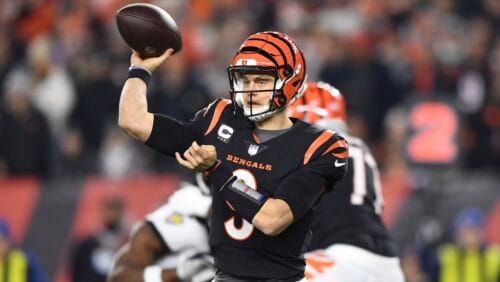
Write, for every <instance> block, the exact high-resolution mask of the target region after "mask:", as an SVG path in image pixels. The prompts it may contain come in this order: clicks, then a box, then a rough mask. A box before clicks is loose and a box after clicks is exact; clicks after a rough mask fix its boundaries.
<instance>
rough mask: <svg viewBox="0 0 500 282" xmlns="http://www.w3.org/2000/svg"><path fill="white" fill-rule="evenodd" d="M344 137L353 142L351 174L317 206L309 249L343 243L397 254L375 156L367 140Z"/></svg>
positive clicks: (382, 253) (351, 148) (349, 170)
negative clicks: (385, 217)
mask: <svg viewBox="0 0 500 282" xmlns="http://www.w3.org/2000/svg"><path fill="white" fill-rule="evenodd" d="M344 137H346V139H347V140H348V142H349V158H348V162H349V167H348V170H347V174H346V176H345V177H344V178H343V179H342V180H341V181H339V182H338V183H337V184H336V185H335V187H334V188H333V189H332V190H331V192H330V193H325V194H324V195H323V196H322V198H321V199H320V201H319V203H318V204H317V205H316V206H315V209H314V213H313V225H312V226H313V239H312V242H311V245H310V246H309V250H316V249H325V248H327V247H329V246H330V245H332V244H336V243H337V244H338V243H343V244H350V245H354V246H358V247H361V248H363V249H367V250H369V251H372V252H375V253H378V254H381V255H385V256H395V251H394V244H393V242H392V239H391V238H390V236H389V232H388V230H387V229H386V227H385V226H384V224H383V223H382V220H381V218H380V212H381V210H382V205H383V198H382V194H381V186H380V177H379V172H378V168H377V164H376V162H375V159H374V158H373V156H372V154H371V153H370V151H369V149H368V147H367V146H366V145H365V144H364V143H363V141H361V140H360V139H358V138H354V137H350V136H346V135H344Z"/></svg>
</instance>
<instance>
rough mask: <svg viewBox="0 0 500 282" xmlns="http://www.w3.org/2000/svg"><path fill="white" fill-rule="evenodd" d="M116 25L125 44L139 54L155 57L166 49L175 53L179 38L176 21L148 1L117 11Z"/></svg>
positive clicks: (178, 47) (179, 41) (180, 45)
mask: <svg viewBox="0 0 500 282" xmlns="http://www.w3.org/2000/svg"><path fill="white" fill-rule="evenodd" d="M116 25H117V27H118V31H119V32H120V35H121V37H122V38H123V40H124V41H125V43H127V45H128V46H129V47H130V48H132V49H134V50H136V51H137V52H139V54H140V55H141V57H143V58H148V57H157V56H159V55H161V54H163V52H165V50H166V49H168V48H173V49H174V53H177V52H179V51H180V50H181V48H182V38H181V33H180V31H179V28H178V27H177V23H176V22H175V20H174V19H173V18H172V16H170V15H169V14H168V13H167V11H165V10H164V9H162V8H160V7H158V6H155V5H152V4H147V3H135V4H130V5H127V6H125V7H123V8H121V9H120V10H118V12H116Z"/></svg>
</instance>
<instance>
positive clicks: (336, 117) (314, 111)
mask: <svg viewBox="0 0 500 282" xmlns="http://www.w3.org/2000/svg"><path fill="white" fill-rule="evenodd" d="M288 109H289V115H290V116H292V117H295V118H299V119H301V120H304V121H307V122H309V123H312V124H316V125H319V126H321V127H324V128H329V129H337V130H339V128H332V125H333V123H337V124H336V126H333V127H338V126H339V125H340V126H343V127H345V122H346V118H347V115H346V106H345V100H344V97H343V96H342V94H341V93H340V91H339V90H338V89H337V88H335V87H333V86H332V85H330V84H328V83H326V82H321V81H320V82H308V83H307V85H306V87H305V90H304V94H303V95H302V96H301V97H300V98H299V99H297V100H296V101H295V102H294V103H293V104H292V105H291V106H290V107H288ZM342 129H344V128H342Z"/></svg>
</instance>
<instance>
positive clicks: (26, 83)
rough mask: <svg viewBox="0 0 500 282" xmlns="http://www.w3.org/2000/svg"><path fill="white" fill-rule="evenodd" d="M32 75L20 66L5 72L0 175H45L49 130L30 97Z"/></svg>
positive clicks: (47, 170)
mask: <svg viewBox="0 0 500 282" xmlns="http://www.w3.org/2000/svg"><path fill="white" fill-rule="evenodd" d="M31 85H32V84H31V78H30V77H29V75H28V74H27V73H26V72H25V71H24V70H22V69H15V70H13V71H12V72H10V73H9V74H8V77H7V78H6V81H5V84H4V89H3V90H4V95H3V99H2V100H3V103H2V106H3V107H2V109H1V110H0V175H35V176H39V177H44V176H47V175H48V174H49V172H50V152H51V148H50V140H51V137H50V131H49V128H48V125H47V121H46V120H45V117H44V116H43V115H42V114H41V113H40V112H39V111H38V110H36V109H35V108H34V107H33V106H32V105H31V103H30V101H29V95H30V94H31V93H32V89H31Z"/></svg>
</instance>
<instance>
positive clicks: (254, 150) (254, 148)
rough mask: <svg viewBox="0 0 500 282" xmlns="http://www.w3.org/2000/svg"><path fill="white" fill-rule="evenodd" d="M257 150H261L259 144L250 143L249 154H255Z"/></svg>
mask: <svg viewBox="0 0 500 282" xmlns="http://www.w3.org/2000/svg"><path fill="white" fill-rule="evenodd" d="M257 152H259V146H258V145H255V144H250V146H248V154H249V155H250V156H254V155H255V154H257Z"/></svg>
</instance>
